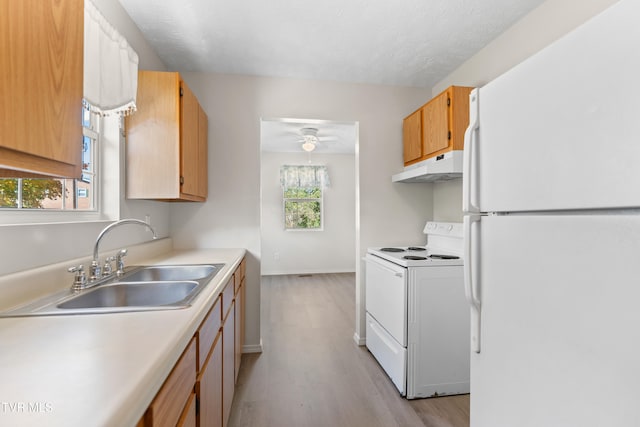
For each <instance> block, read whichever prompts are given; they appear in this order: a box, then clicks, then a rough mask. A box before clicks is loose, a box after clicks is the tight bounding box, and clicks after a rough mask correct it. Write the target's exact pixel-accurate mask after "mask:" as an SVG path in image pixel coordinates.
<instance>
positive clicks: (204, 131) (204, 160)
mask: <svg viewBox="0 0 640 427" xmlns="http://www.w3.org/2000/svg"><path fill="white" fill-rule="evenodd" d="M208 145H209V119H208V118H207V114H206V113H205V112H204V110H203V109H202V107H201V106H200V104H198V194H197V195H198V196H200V197H203V198H205V199H206V198H207V194H208V192H209V182H208V179H209V173H208V170H209V167H208V163H209V158H208V152H209V150H208Z"/></svg>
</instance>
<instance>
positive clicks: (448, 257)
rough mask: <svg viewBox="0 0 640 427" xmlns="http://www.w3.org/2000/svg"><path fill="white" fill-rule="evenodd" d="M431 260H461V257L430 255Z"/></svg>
mask: <svg viewBox="0 0 640 427" xmlns="http://www.w3.org/2000/svg"><path fill="white" fill-rule="evenodd" d="M429 258H435V259H460V257H459V256H455V255H439V254H432V255H429Z"/></svg>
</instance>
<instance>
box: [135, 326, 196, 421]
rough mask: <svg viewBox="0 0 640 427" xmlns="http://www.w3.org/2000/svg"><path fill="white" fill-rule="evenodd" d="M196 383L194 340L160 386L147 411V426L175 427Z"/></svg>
mask: <svg viewBox="0 0 640 427" xmlns="http://www.w3.org/2000/svg"><path fill="white" fill-rule="evenodd" d="M195 382H196V340H195V338H194V339H192V340H191V342H190V343H189V345H187V349H186V350H185V351H184V353H182V356H180V359H179V360H178V362H177V363H176V365H175V366H174V368H173V370H172V371H171V373H170V374H169V376H168V377H167V380H166V381H165V382H164V384H163V385H162V388H161V389H160V391H159V392H158V394H157V395H156V397H155V399H153V402H151V405H149V409H148V410H147V415H146V418H147V421H148V423H147V425H152V426H154V427H155V426H172V427H173V426H175V425H176V424H177V423H178V420H179V419H180V416H181V415H182V412H183V409H184V407H185V405H186V403H187V401H188V399H189V397H191V394H192V393H193V386H194V384H195Z"/></svg>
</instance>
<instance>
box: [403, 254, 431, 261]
mask: <svg viewBox="0 0 640 427" xmlns="http://www.w3.org/2000/svg"><path fill="white" fill-rule="evenodd" d="M402 258H404V259H409V260H412V261H423V260H425V259H427V258H426V257H423V256H415V255H405V256H403V257H402Z"/></svg>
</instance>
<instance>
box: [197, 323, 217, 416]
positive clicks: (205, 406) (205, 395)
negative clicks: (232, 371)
mask: <svg viewBox="0 0 640 427" xmlns="http://www.w3.org/2000/svg"><path fill="white" fill-rule="evenodd" d="M196 389H197V390H198V399H199V405H200V414H199V425H200V426H202V427H220V426H222V335H221V334H218V337H217V338H216V340H215V342H214V344H213V350H212V352H211V356H210V357H209V359H208V360H207V362H206V364H205V366H204V368H203V370H202V372H201V374H200V378H199V380H198V383H197V385H196Z"/></svg>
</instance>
